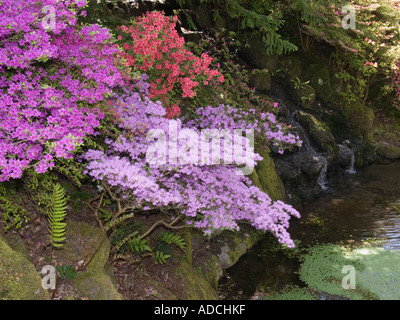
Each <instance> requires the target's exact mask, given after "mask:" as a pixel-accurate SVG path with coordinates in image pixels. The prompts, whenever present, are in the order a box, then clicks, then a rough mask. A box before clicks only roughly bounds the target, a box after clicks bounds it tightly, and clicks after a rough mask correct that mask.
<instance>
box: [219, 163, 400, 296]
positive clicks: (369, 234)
mask: <svg viewBox="0 0 400 320" xmlns="http://www.w3.org/2000/svg"><path fill="white" fill-rule="evenodd" d="M348 172H349V173H352V174H348V175H347V176H345V177H344V178H342V179H341V180H340V181H336V182H335V185H334V186H333V187H331V188H330V189H329V190H328V191H326V192H325V193H324V194H323V195H322V196H321V197H320V198H319V199H317V200H316V201H314V202H312V203H310V204H308V205H306V206H305V207H304V208H303V209H302V210H300V213H301V215H302V217H301V219H299V220H297V219H293V220H291V222H292V223H291V227H290V229H289V231H290V233H291V235H292V238H293V239H295V240H299V241H300V243H301V244H302V245H303V246H307V245H313V244H317V243H336V242H338V241H348V240H350V241H352V240H355V241H360V240H367V239H376V240H381V241H382V244H381V245H382V246H383V247H384V248H385V249H388V250H398V251H400V162H399V161H396V162H392V163H390V164H374V165H372V166H370V167H367V168H364V169H361V170H359V171H358V172H357V173H355V171H354V167H351V168H349V169H348ZM296 220H297V221H296ZM271 241H273V240H271V239H269V237H267V238H266V239H265V240H262V241H260V243H259V244H258V245H256V246H255V247H254V248H253V249H252V250H250V251H249V252H248V253H247V254H245V255H244V256H243V257H242V258H241V259H240V260H239V262H238V263H237V264H236V265H234V266H233V267H232V268H230V269H228V270H226V274H225V276H224V277H223V278H222V279H221V280H220V293H221V298H226V299H249V298H251V297H252V296H253V295H254V293H255V292H256V291H257V290H259V289H260V288H263V289H264V290H265V289H268V288H270V289H271V290H280V289H283V287H284V286H285V285H289V284H293V285H300V286H301V285H302V283H301V281H300V280H299V277H298V275H297V273H296V272H297V271H298V269H299V262H298V261H297V260H295V259H291V258H289V257H288V256H287V255H285V254H283V253H282V252H280V251H279V250H272V249H271Z"/></svg>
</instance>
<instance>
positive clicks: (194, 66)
mask: <svg viewBox="0 0 400 320" xmlns="http://www.w3.org/2000/svg"><path fill="white" fill-rule="evenodd" d="M176 21H177V17H176V16H175V17H167V16H165V15H164V13H162V12H157V11H153V12H148V13H146V14H145V15H143V16H141V17H139V18H137V19H136V21H135V23H134V24H133V25H132V26H130V27H129V28H128V27H126V26H122V27H120V28H118V29H119V30H120V31H121V32H122V35H124V37H123V36H122V35H120V36H119V37H118V39H119V40H124V39H127V42H124V41H122V42H121V45H122V48H123V49H124V52H123V54H122V57H123V58H124V59H126V65H127V66H129V67H134V68H136V69H138V70H140V71H142V72H145V73H146V74H147V75H148V76H149V77H150V94H149V97H150V98H152V99H153V98H154V99H158V100H160V101H161V102H162V103H163V104H164V106H166V107H167V117H169V118H173V117H174V116H179V114H180V108H179V106H178V103H179V101H178V100H177V99H179V98H175V97H174V96H175V95H176V94H178V95H179V96H181V97H182V98H185V97H193V96H194V95H195V94H196V87H197V86H198V85H207V84H208V83H209V81H210V80H211V79H212V78H214V77H218V81H219V82H223V81H224V77H223V76H222V75H221V73H220V72H219V71H218V70H211V69H210V68H209V66H210V63H211V61H212V58H211V57H209V56H208V55H207V54H206V53H203V54H202V55H201V58H199V57H197V56H195V55H194V54H193V53H192V52H191V51H188V50H186V49H185V48H184V43H185V41H184V39H183V38H182V37H179V35H178V32H177V31H176ZM126 35H128V37H126Z"/></svg>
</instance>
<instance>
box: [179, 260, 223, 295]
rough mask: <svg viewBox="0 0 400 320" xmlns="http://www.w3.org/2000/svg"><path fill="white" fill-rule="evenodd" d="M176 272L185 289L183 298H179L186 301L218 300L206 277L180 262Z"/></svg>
mask: <svg viewBox="0 0 400 320" xmlns="http://www.w3.org/2000/svg"><path fill="white" fill-rule="evenodd" d="M177 272H178V273H179V274H180V275H182V281H183V284H184V287H185V297H179V298H180V299H186V300H216V299H217V298H218V296H217V291H216V288H218V283H217V286H216V287H215V286H213V285H211V283H210V282H209V279H207V276H206V277H204V274H202V273H198V272H197V271H195V270H194V269H193V268H192V266H191V265H190V264H189V263H188V262H187V261H186V260H184V261H182V263H181V265H180V267H179V268H178V269H177Z"/></svg>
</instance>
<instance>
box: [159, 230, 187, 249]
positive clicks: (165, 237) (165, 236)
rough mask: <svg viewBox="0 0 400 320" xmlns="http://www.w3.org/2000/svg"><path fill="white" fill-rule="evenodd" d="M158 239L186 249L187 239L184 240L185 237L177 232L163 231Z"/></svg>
mask: <svg viewBox="0 0 400 320" xmlns="http://www.w3.org/2000/svg"><path fill="white" fill-rule="evenodd" d="M157 239H158V240H159V241H161V242H165V243H167V244H174V245H176V246H177V247H178V248H179V249H181V250H182V251H183V250H185V240H183V238H182V237H181V236H180V235H178V234H176V233H173V232H169V231H162V232H160V233H159V234H158V236H157Z"/></svg>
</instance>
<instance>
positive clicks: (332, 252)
mask: <svg viewBox="0 0 400 320" xmlns="http://www.w3.org/2000/svg"><path fill="white" fill-rule="evenodd" d="M348 265H349V266H353V267H354V268H355V276H356V281H355V284H356V288H355V289H344V288H343V287H342V279H343V278H344V276H345V275H346V273H342V268H343V267H344V266H348ZM300 279H301V280H302V281H304V282H305V283H307V285H308V286H309V287H310V288H312V289H314V290H317V291H324V292H327V293H329V294H334V295H339V296H344V297H348V298H350V299H355V300H360V299H395V300H398V299H400V287H399V283H400V253H399V252H396V251H388V250H385V249H383V248H376V247H359V248H356V249H350V248H345V247H342V246H338V245H333V244H329V245H320V246H315V247H313V248H311V249H310V250H309V252H308V254H307V255H306V256H305V257H304V262H303V263H302V265H301V271H300Z"/></svg>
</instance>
